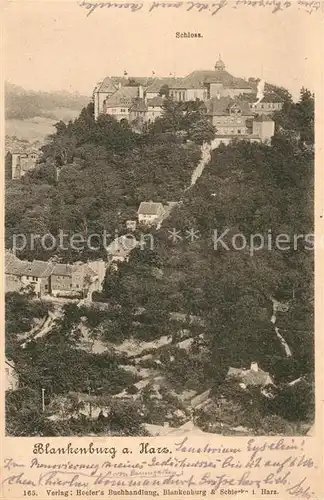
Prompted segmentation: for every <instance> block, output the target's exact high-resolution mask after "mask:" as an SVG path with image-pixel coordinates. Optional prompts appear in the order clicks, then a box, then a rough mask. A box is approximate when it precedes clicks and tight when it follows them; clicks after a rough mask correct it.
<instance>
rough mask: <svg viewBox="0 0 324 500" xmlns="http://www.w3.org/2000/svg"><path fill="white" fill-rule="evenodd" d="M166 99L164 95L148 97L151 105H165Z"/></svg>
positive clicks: (148, 103)
mask: <svg viewBox="0 0 324 500" xmlns="http://www.w3.org/2000/svg"><path fill="white" fill-rule="evenodd" d="M163 103H164V99H163V97H159V96H157V97H152V99H147V105H148V106H149V107H150V106H160V107H161V106H163Z"/></svg>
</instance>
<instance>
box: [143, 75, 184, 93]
mask: <svg viewBox="0 0 324 500" xmlns="http://www.w3.org/2000/svg"><path fill="white" fill-rule="evenodd" d="M177 80H178V79H177V78H175V77H172V76H170V77H162V78H155V79H154V80H153V82H152V83H151V84H150V85H149V86H148V87H147V89H146V92H160V90H161V88H162V87H163V85H168V87H170V85H173V84H174V83H175V82H176V81H177Z"/></svg>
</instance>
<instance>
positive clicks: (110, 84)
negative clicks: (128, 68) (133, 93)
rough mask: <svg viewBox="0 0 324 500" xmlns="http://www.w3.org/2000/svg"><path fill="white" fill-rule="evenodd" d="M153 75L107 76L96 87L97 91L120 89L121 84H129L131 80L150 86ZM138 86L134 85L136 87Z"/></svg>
mask: <svg viewBox="0 0 324 500" xmlns="http://www.w3.org/2000/svg"><path fill="white" fill-rule="evenodd" d="M153 80H154V79H153V78H152V77H147V76H127V77H126V76H107V77H106V78H105V79H104V80H103V81H102V82H101V83H99V84H98V85H97V87H96V89H95V92H107V93H108V92H114V91H116V90H118V86H119V84H121V85H122V86H129V83H130V82H131V81H134V82H136V83H138V84H139V85H143V87H147V86H149V85H150V84H151V83H152V82H153ZM137 87H138V86H136V85H134V88H137Z"/></svg>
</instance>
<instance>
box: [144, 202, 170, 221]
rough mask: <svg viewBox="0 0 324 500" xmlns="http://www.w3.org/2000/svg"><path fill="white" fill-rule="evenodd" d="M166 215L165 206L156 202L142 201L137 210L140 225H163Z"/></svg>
mask: <svg viewBox="0 0 324 500" xmlns="http://www.w3.org/2000/svg"><path fill="white" fill-rule="evenodd" d="M164 215H165V209H164V207H163V204H162V203H157V202H154V201H142V202H141V204H140V206H139V208H138V210H137V216H138V223H139V224H145V225H148V226H150V225H157V224H158V223H161V222H162V220H163V216H164Z"/></svg>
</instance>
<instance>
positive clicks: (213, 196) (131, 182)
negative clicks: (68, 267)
mask: <svg viewBox="0 0 324 500" xmlns="http://www.w3.org/2000/svg"><path fill="white" fill-rule="evenodd" d="M279 90H280V89H279ZM281 94H282V97H283V99H284V107H283V109H282V111H280V112H276V113H275V116H274V118H275V122H276V133H275V136H274V137H273V138H272V141H271V144H259V143H249V142H247V141H233V142H232V143H231V144H229V145H228V146H225V145H221V146H219V147H218V148H217V149H216V150H214V151H213V153H212V157H211V161H210V162H209V164H208V165H206V167H205V170H204V172H203V175H202V176H201V177H200V178H199V179H198V181H197V183H196V184H195V185H194V186H193V187H192V188H191V189H189V190H185V188H187V187H188V186H189V185H190V177H191V174H192V171H193V169H194V168H195V166H196V165H197V163H198V161H199V159H200V155H201V153H200V146H201V144H202V143H203V142H204V141H209V140H210V139H211V136H212V134H213V130H212V129H211V127H210V126H209V124H208V122H207V120H206V118H205V115H204V109H203V106H202V105H201V103H191V104H190V105H187V106H185V107H183V106H182V107H180V106H179V105H178V104H175V103H172V102H171V101H167V104H166V106H165V109H164V114H163V116H162V117H161V119H159V120H157V121H156V122H155V123H154V124H153V125H152V126H149V127H147V129H146V130H144V131H143V133H142V134H138V133H135V132H134V131H133V130H132V128H131V127H130V126H129V125H128V123H127V122H120V123H118V122H117V121H115V120H114V118H112V117H109V116H105V117H100V118H99V119H98V121H97V122H95V121H94V119H93V109H92V104H89V105H88V106H87V107H86V108H84V109H83V111H82V112H81V114H80V117H79V118H78V119H76V120H75V121H74V122H70V123H68V124H65V123H63V122H60V123H58V124H57V125H56V133H55V134H54V135H53V136H52V137H51V138H50V140H49V142H48V144H47V145H46V146H44V147H43V148H42V158H41V161H40V163H39V165H38V167H37V169H36V170H35V171H34V172H31V173H29V174H27V175H26V176H25V177H24V178H23V179H22V180H21V181H10V182H9V183H8V186H7V190H6V228H7V233H6V239H7V245H8V246H10V244H11V241H12V236H13V234H15V233H24V234H27V235H28V234H29V233H39V234H46V233H48V232H51V233H52V234H54V235H55V234H57V233H58V231H59V230H60V229H61V230H62V229H64V230H65V231H67V232H70V233H71V234H72V233H75V232H78V233H81V234H83V235H85V236H86V235H87V234H90V233H91V232H97V233H100V232H101V231H103V230H104V229H105V230H107V231H108V232H112V233H113V232H114V231H115V230H118V231H119V234H122V232H125V226H124V223H125V221H126V220H127V219H129V218H134V217H135V214H136V209H137V208H138V205H139V203H140V202H141V201H143V200H150V199H152V200H154V201H161V202H168V201H180V200H181V203H180V204H179V205H178V206H177V207H176V208H175V209H174V210H173V211H172V213H171V215H170V217H169V218H168V219H166V220H165V221H164V222H163V225H162V227H161V229H160V230H158V231H157V230H154V231H152V234H153V236H154V248H153V249H148V248H146V249H144V250H139V249H135V250H134V251H133V252H132V253H131V257H130V260H129V262H125V263H122V264H121V265H120V266H119V267H118V270H117V271H116V272H114V273H109V274H107V276H106V279H105V283H104V290H103V292H102V294H101V295H100V296H99V295H98V296H97V297H96V298H97V299H98V300H100V301H101V302H107V303H108V304H109V305H110V310H109V311H106V312H104V313H102V314H97V315H94V316H95V318H94V317H93V316H91V314H90V313H89V312H85V311H83V312H80V311H77V309H76V308H74V309H73V307H72V308H70V309H69V308H67V309H66V310H65V313H64V318H63V320H62V322H61V323H58V325H57V329H56V330H55V331H53V334H51V336H50V338H49V339H47V340H46V342H45V341H43V340H42V341H39V342H38V343H37V344H35V345H34V344H32V345H31V346H30V348H29V349H30V350H27V351H25V352H24V354H23V356H22V355H21V353H20V352H19V349H17V345H16V343H15V339H14V334H15V329H14V327H13V326H12V322H9V326H10V331H7V332H6V333H7V335H10V339H11V340H10V342H9V347H10V349H11V356H12V357H14V358H15V361H16V362H17V363H18V364H20V365H21V366H24V367H25V368H23V370H25V371H24V373H25V374H26V376H28V372H30V373H31V371H32V376H31V375H30V377H31V379H32V380H33V381H34V382H33V383H32V386H30V388H29V389H30V390H31V391H32V390H36V388H37V387H38V386H39V384H40V381H39V377H45V376H49V377H54V374H55V373H59V376H57V377H56V376H55V381H54V382H53V383H52V386H53V385H55V392H56V393H58V394H59V393H64V392H66V391H68V390H69V389H71V387H75V384H77V386H78V389H79V390H80V391H81V390H85V387H86V382H87V380H88V377H90V378H91V379H93V380H95V379H98V378H99V379H101V380H102V383H103V384H104V385H105V387H106V389H107V391H106V392H107V393H108V394H114V393H116V392H117V391H118V390H121V388H122V387H128V386H130V385H132V383H133V382H134V380H133V379H132V377H131V376H130V375H129V373H128V374H127V376H126V374H125V373H124V372H123V371H122V370H121V368H119V367H118V360H117V361H116V359H115V358H109V356H108V355H106V354H105V355H101V356H99V355H97V356H94V355H90V354H85V353H82V355H81V354H79V351H76V349H75V342H76V341H77V339H76V338H74V337H73V335H72V336H71V335H70V333H71V331H73V332H75V331H76V334H77V329H76V330H75V327H76V326H77V325H78V323H79V321H80V317H81V315H82V314H83V315H88V316H89V314H90V316H89V317H88V321H89V322H90V323H89V325H90V327H91V328H92V330H93V335H94V336H95V335H96V334H97V335H100V336H101V338H103V339H104V341H106V342H110V343H120V342H122V341H123V340H124V339H127V338H135V339H137V340H138V341H143V340H152V339H153V340H154V339H157V338H159V337H161V336H162V335H164V334H167V335H172V339H173V340H172V345H171V346H170V347H168V349H167V350H166V351H165V352H164V353H163V356H164V357H165V358H166V359H169V358H168V356H170V354H172V355H173V357H174V361H173V363H172V364H171V365H170V364H168V363H166V369H165V372H166V373H165V376H166V377H167V379H168V380H169V382H170V384H171V386H172V387H175V386H177V387H181V388H195V389H197V390H204V388H206V387H207V386H208V387H210V386H213V387H214V390H215V394H217V391H219V390H220V389H217V388H222V391H223V392H224V391H225V389H226V388H224V380H225V376H226V373H227V371H228V368H229V366H238V367H241V366H249V364H250V363H251V361H257V362H258V363H259V364H260V366H262V368H263V369H264V370H267V371H269V372H270V373H271V375H272V376H273V378H274V380H275V382H276V385H277V393H276V394H275V397H274V399H273V402H272V403H271V405H270V406H271V408H270V407H269V404H267V406H264V404H263V403H262V404H261V403H260V405H259V406H258V405H257V410H256V411H258V412H259V414H258V415H259V416H260V415H261V414H262V415H263V416H269V414H270V415H277V416H278V418H279V417H280V418H282V419H284V420H287V421H292V422H294V421H300V420H310V419H311V418H312V412H313V406H314V397H313V389H312V388H313V373H314V345H313V342H314V335H313V305H314V283H313V274H314V270H313V252H312V245H311V244H309V242H308V244H307V239H305V237H306V235H311V234H312V233H313V230H314V222H313V203H314V200H313V191H314V147H313V146H314V96H313V95H312V94H311V93H310V92H309V91H308V90H306V89H302V90H301V94H300V99H299V101H298V102H297V103H294V102H293V101H292V99H291V96H290V95H289V93H288V92H287V91H284V89H281ZM58 172H59V174H58ZM174 228H176V229H177V230H178V231H180V232H181V234H182V235H184V234H187V233H186V231H190V230H191V229H194V231H195V232H196V234H197V235H199V237H197V238H196V239H193V241H190V239H186V238H183V239H182V240H181V241H178V242H177V241H172V240H171V239H170V237H169V235H170V231H172V230H173V229H174ZM215 230H217V232H218V234H222V233H223V232H224V231H228V232H227V233H226V238H225V241H226V242H227V243H228V245H229V250H227V249H226V248H224V247H223V246H222V245H219V246H218V247H217V248H216V247H215V239H214V236H215ZM270 233H271V235H272V238H273V241H274V240H275V238H276V237H277V236H278V235H282V234H285V235H288V237H289V241H290V242H294V235H302V237H300V238H299V239H298V241H297V243H296V244H295V245H294V244H293V243H291V244H290V245H289V247H288V246H286V248H285V249H284V250H283V249H278V248H277V247H276V246H275V245H274V246H273V247H271V248H270V247H269V240H267V241H268V244H267V245H266V246H263V248H260V249H258V250H255V251H254V252H253V253H251V248H250V247H249V246H246V248H245V249H244V250H236V249H235V248H233V245H231V241H232V240H231V238H232V237H233V236H234V235H235V234H243V235H245V236H246V237H247V238H248V239H249V237H250V235H255V234H259V235H262V236H268V237H269V234H270ZM137 234H138V233H135V235H137ZM53 253H55V254H56V255H58V257H59V258H60V259H61V260H62V261H65V262H67V261H73V260H78V259H83V260H86V259H87V258H90V257H91V258H92V257H95V258H97V257H98V256H99V255H100V256H105V251H104V249H101V251H97V252H94V253H91V252H90V251H82V252H73V251H71V250H70V251H64V252H62V251H59V250H58V249H54V250H53ZM20 256H21V257H24V258H26V257H28V258H32V257H34V258H36V257H37V258H43V259H46V260H47V259H48V257H49V253H48V252H45V251H44V250H43V249H42V248H36V249H34V250H33V251H31V250H30V249H28V248H27V249H25V250H24V251H23V252H21V255H20ZM15 300H16V299H15V298H13V299H11V302H9V303H8V304H9V305H8V307H9V312H8V313H7V314H9V315H11V316H9V317H13V314H12V312H10V310H12V308H16V307H17V306H16V305H15V304H16V302H15ZM274 300H277V301H282V302H285V303H287V304H288V305H289V311H288V313H280V312H279V313H278V314H277V323H276V324H277V327H279V328H280V329H281V330H282V332H284V338H285V340H286V342H287V343H288V345H289V347H290V349H291V353H292V355H291V356H289V357H287V355H286V353H285V350H284V349H283V345H282V343H281V342H280V341H279V339H278V337H277V336H276V334H275V331H274V325H273V324H272V323H271V321H270V320H271V317H272V314H273V301H274ZM24 307H25V306H24ZM10 308H11V309H10ZM174 313H178V314H181V315H182V316H183V318H185V327H186V331H187V334H188V332H189V335H190V337H193V338H194V340H195V341H194V343H193V345H192V347H191V349H190V350H189V352H184V351H182V350H181V349H178V348H177V347H176V345H175V344H176V343H177V342H178V340H179V335H180V328H179V324H178V322H177V321H175V320H174ZM192 316H194V317H196V318H200V320H201V321H200V322H199V321H198V322H197V323H192V322H191V321H190V317H192ZM21 329H22V326H21V325H17V328H16V332H18V331H19V330H20V331H21ZM202 334H203V336H202ZM21 356H22V357H21ZM89 356H90V357H91V356H92V357H91V360H90V359H88V357H89ZM93 356H94V357H93ZM107 356H108V357H107ZM108 358H109V359H108ZM49 359H51V363H48V360H49ZM71 359H73V360H74V362H73V363H71V362H70V361H69V360H71ZM63 364H64V366H68V367H69V368H68V369H66V370H64V371H62V372H60V370H59V366H63ZM90 366H91V370H90V368H89V367H90ZM107 366H109V370H108V371H106V372H105V373H103V372H102V369H103V368H102V367H107ZM27 367H28V370H27ZM45 368H46V370H47V372H46V370H45ZM44 370H45V371H44ZM46 373H47V374H48V375H46ZM80 373H82V374H83V375H82V376H81V377H80V378H79V379H78V381H77V377H78V374H80ZM299 377H306V379H307V382H305V384H306V386H303V388H302V390H301V391H300V392H298V391H295V390H294V389H291V388H290V389H287V386H285V385H283V384H287V382H290V381H293V380H294V379H297V378H299ZM122 381H123V382H122ZM53 390H54V389H53ZM10 397H11V398H14V396H10ZM37 397H38V396H37ZM303 399H304V401H305V402H304V403H303V404H302V400H303ZM287 400H289V401H291V405H289V411H288V410H287V404H284V402H285V401H287ZM15 404H16V403H15V402H14V401H10V405H11V406H10V405H9V407H10V408H11V411H12V412H13V413H14V412H15V411H16V410H15V408H16V409H17V404H16V406H15ZM34 404H36V403H34ZM244 404H245V403H244V401H243V402H242V405H243V406H244ZM246 404H247V405H249V404H250V400H248V401H247V402H246ZM247 408H248V406H247ZM121 411H122V410H121ZM134 412H135V410H134ZM289 412H290V413H289ZM27 413H28V412H27ZM135 413H136V412H135ZM135 413H134V415H135ZM248 413H249V412H248V411H246V415H247V414H248ZM254 417H255V415H254ZM201 418H202V419H204V418H206V416H202V417H201ZM255 418H256V419H257V417H255ZM135 420H136V419H135ZM279 424H280V425H281V424H282V421H280V422H279ZM279 424H278V425H279ZM16 425H17V426H18V427H19V425H20V424H19V422H18V423H16ZM132 425H133V424H132ZM251 425H252V424H251ZM269 425H270V424H269ZM280 425H279V426H280ZM136 426H137V427H136V428H137V429H138V428H139V427H138V426H140V422H139V421H136ZM19 428H20V427H19ZM265 428H266V423H264V429H265ZM48 432H54V431H53V430H51V431H48ZM134 432H135V431H134Z"/></svg>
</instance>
